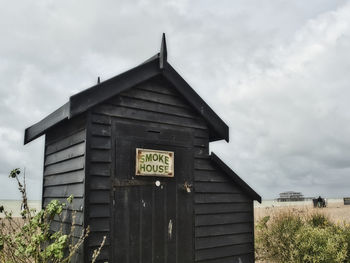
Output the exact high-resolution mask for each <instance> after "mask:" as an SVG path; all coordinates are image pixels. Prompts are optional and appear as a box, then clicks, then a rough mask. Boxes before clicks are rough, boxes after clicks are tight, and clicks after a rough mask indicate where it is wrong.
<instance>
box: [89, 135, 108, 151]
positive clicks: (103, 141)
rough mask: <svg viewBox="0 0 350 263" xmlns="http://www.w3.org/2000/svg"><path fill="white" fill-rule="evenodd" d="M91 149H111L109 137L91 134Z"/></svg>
mask: <svg viewBox="0 0 350 263" xmlns="http://www.w3.org/2000/svg"><path fill="white" fill-rule="evenodd" d="M90 147H91V149H107V150H109V149H111V139H110V137H96V136H93V137H92V138H91V142H90Z"/></svg>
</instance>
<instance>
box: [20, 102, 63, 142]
mask: <svg viewBox="0 0 350 263" xmlns="http://www.w3.org/2000/svg"><path fill="white" fill-rule="evenodd" d="M68 117H69V102H67V103H66V104H64V105H63V106H61V107H60V108H58V109H57V110H55V111H54V112H53V113H51V114H50V115H48V116H46V117H45V118H44V119H42V120H41V121H39V122H37V123H35V124H34V125H32V126H30V127H28V128H27V129H26V130H25V132H24V144H27V143H28V142H31V141H33V140H35V139H36V138H38V137H40V136H41V135H43V134H44V133H45V131H46V130H47V129H49V128H51V127H52V126H54V125H56V124H57V123H59V122H61V121H63V120H65V119H68Z"/></svg>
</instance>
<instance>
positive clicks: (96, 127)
mask: <svg viewBox="0 0 350 263" xmlns="http://www.w3.org/2000/svg"><path fill="white" fill-rule="evenodd" d="M90 129H91V130H90V131H91V134H92V135H95V136H107V137H108V136H111V126H110V124H98V123H93V124H92V125H91V128H90Z"/></svg>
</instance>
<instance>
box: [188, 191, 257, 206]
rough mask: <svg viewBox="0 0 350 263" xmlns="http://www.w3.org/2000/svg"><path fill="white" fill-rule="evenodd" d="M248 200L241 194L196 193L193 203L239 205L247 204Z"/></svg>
mask: <svg viewBox="0 0 350 263" xmlns="http://www.w3.org/2000/svg"><path fill="white" fill-rule="evenodd" d="M248 201H250V199H249V198H248V197H247V196H246V195H243V194H216V193H215V194H210V193H209V194H207V193H196V194H195V203H198V204H201V203H241V202H248Z"/></svg>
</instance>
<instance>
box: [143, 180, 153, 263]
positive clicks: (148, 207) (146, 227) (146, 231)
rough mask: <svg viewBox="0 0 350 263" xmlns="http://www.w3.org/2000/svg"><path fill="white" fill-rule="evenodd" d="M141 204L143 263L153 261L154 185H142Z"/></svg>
mask: <svg viewBox="0 0 350 263" xmlns="http://www.w3.org/2000/svg"><path fill="white" fill-rule="evenodd" d="M140 191H141V203H142V205H141V206H140V225H141V230H140V231H141V232H140V242H141V249H140V258H141V262H142V263H147V262H152V255H153V254H152V233H153V225H152V223H151V222H152V206H153V203H152V186H149V187H142V188H141V189H140Z"/></svg>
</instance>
